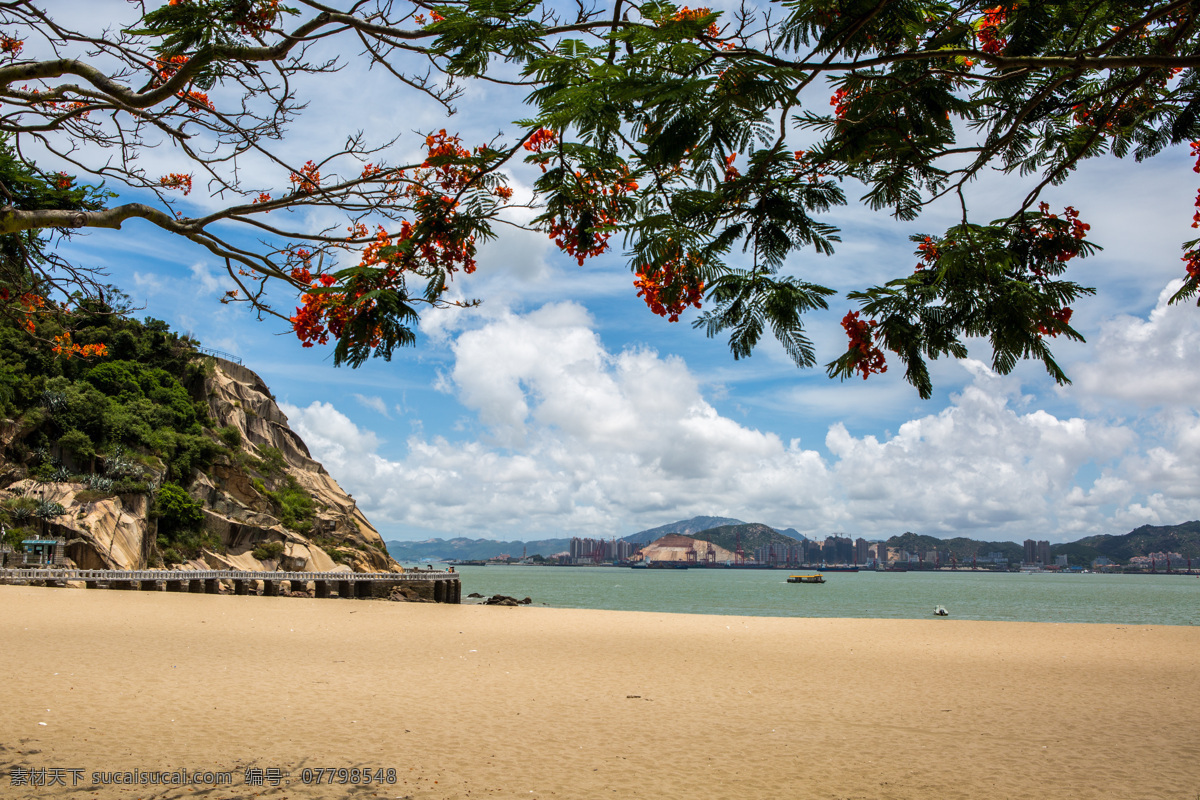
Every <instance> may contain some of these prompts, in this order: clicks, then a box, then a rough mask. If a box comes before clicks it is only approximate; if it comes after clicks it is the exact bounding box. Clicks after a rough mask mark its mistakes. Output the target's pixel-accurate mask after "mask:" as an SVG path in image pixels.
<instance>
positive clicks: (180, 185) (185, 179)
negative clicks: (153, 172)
mask: <svg viewBox="0 0 1200 800" xmlns="http://www.w3.org/2000/svg"><path fill="white" fill-rule="evenodd" d="M158 185H159V186H161V187H163V188H164V189H182V190H183V193H184V195H185V196H186V195H189V194H191V193H192V176H191V175H187V174H184V173H182V172H172V173H170V174H169V175H164V176H162V177H161V178H159V179H158Z"/></svg>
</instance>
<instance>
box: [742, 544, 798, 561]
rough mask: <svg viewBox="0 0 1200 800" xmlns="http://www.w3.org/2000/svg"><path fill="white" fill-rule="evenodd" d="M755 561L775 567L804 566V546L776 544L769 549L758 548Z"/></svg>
mask: <svg viewBox="0 0 1200 800" xmlns="http://www.w3.org/2000/svg"><path fill="white" fill-rule="evenodd" d="M754 560H755V561H757V562H758V563H759V564H771V565H773V566H787V565H789V564H802V563H804V544H803V543H799V544H796V545H782V544H775V545H769V546H767V547H757V548H755V550H754Z"/></svg>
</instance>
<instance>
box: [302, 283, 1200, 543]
mask: <svg viewBox="0 0 1200 800" xmlns="http://www.w3.org/2000/svg"><path fill="white" fill-rule="evenodd" d="M593 327H594V323H593V320H592V319H591V317H590V315H589V314H588V312H587V311H586V310H585V309H584V308H583V307H581V306H579V305H577V304H575V303H569V302H563V303H555V304H551V305H547V306H545V307H543V308H541V309H539V310H537V311H534V312H531V313H528V314H514V313H511V312H508V311H502V312H492V314H491V316H490V317H489V318H487V319H486V321H482V322H481V323H480V324H479V325H478V327H476V328H473V329H470V330H466V331H463V332H461V333H459V334H458V335H457V337H456V338H454V339H453V340H452V344H451V352H452V355H453V359H454V360H453V366H452V367H451V368H449V369H448V371H447V372H446V373H445V374H444V376H443V388H444V389H445V391H447V392H450V393H452V394H454V395H455V396H456V397H457V399H458V400H459V402H460V403H461V404H462V405H463V406H464V407H465V408H466V409H467V410H468V411H469V412H470V414H471V415H473V416H474V418H475V419H476V420H477V423H478V429H477V431H478V433H477V435H473V436H471V437H468V438H466V439H465V440H463V441H451V440H450V439H448V438H445V437H442V436H432V437H431V436H427V435H425V434H423V433H420V432H418V433H415V434H413V435H410V436H409V437H408V438H407V440H406V441H405V442H404V446H403V448H402V452H401V454H400V455H399V457H396V456H395V455H394V454H392V455H389V456H384V455H382V454H381V452H380V451H381V444H382V443H381V442H380V440H379V439H378V438H377V437H376V436H375V435H374V434H373V433H372V432H371V431H369V430H365V429H363V428H360V427H358V426H356V425H355V424H354V423H353V422H352V421H351V420H350V419H349V418H348V417H347V416H346V415H345V414H343V413H342V412H341V411H339V410H337V409H336V408H335V407H333V406H332V405H330V404H328V403H314V404H312V405H310V406H308V407H307V408H297V407H286V408H285V411H286V412H287V413H288V415H289V416H290V417H291V418H292V423H293V425H294V427H295V428H296V430H297V431H298V432H299V433H300V434H301V435H302V436H303V437H304V438H305V440H306V441H307V442H308V443H309V446H310V448H311V449H312V450H313V453H314V455H315V456H316V457H317V458H318V459H320V460H321V461H322V462H324V463H325V465H326V466H327V467H328V468H329V470H330V471H331V472H332V473H333V474H334V475H335V476H336V477H337V478H338V480H340V481H342V482H343V484H344V485H346V486H347V488H349V489H350V490H351V491H353V492H354V494H355V495H356V496H357V497H358V498H359V500H360V503H361V504H362V506H363V508H364V509H365V510H366V511H367V513H368V515H369V516H370V517H371V519H372V520H373V521H375V522H376V524H377V525H379V526H380V527H381V528H382V529H384V530H385V531H388V530H416V529H421V530H432V531H438V532H440V533H442V534H443V535H470V536H483V535H494V536H505V537H509V536H512V537H519V538H534V537H536V536H556V535H561V536H569V535H593V536H597V535H598V536H607V535H612V534H614V533H622V532H629V531H632V530H635V529H637V528H639V527H650V526H651V525H653V524H660V523H662V522H666V521H670V520H672V519H678V518H683V517H686V516H691V515H694V514H718V515H728V516H734V517H739V518H742V519H747V520H753V521H763V522H767V523H768V524H773V525H776V526H777V527H787V526H792V527H795V528H797V529H798V530H800V531H802V532H804V533H807V534H809V535H810V536H814V537H817V536H824V535H826V534H828V533H830V532H832V531H845V532H850V533H854V534H856V535H858V534H861V535H865V536H868V537H871V536H886V535H892V534H895V533H899V532H902V531H904V530H913V531H918V532H925V533H932V534H941V535H954V534H956V533H959V532H968V533H969V534H970V535H973V536H976V537H978V538H1010V539H1011V538H1016V539H1018V540H1019V539H1021V538H1024V537H1026V536H1029V535H1034V534H1036V535H1038V536H1049V537H1051V538H1055V539H1064V538H1068V536H1067V534H1070V535H1071V536H1070V538H1077V537H1078V536H1080V535H1084V533H1093V532H1113V531H1114V530H1115V528H1114V526H1117V527H1118V528H1119V526H1121V525H1124V524H1126V523H1127V522H1132V521H1136V524H1144V523H1146V522H1155V523H1161V522H1165V521H1173V522H1178V521H1180V520H1181V519H1182V518H1187V516H1188V514H1196V513H1198V512H1200V507H1197V503H1195V502H1194V501H1192V500H1191V499H1190V494H1189V488H1190V487H1191V486H1194V485H1195V482H1196V479H1197V478H1200V418H1197V417H1196V416H1195V415H1194V414H1191V413H1190V412H1189V413H1184V412H1182V411H1180V412H1176V413H1175V414H1174V416H1173V417H1171V418H1169V419H1168V418H1165V417H1156V418H1155V424H1156V425H1157V426H1158V430H1159V432H1160V434H1161V435H1158V436H1154V437H1151V436H1150V435H1149V434H1147V433H1146V432H1145V431H1138V430H1135V429H1134V428H1133V427H1131V426H1130V425H1128V424H1125V423H1123V422H1122V421H1120V420H1109V421H1106V420H1104V419H1098V418H1084V417H1079V416H1071V417H1065V418H1064V417H1060V416H1056V415H1054V414H1051V413H1049V412H1048V411H1046V410H1044V409H1042V408H1038V407H1037V406H1036V403H1034V402H1032V400H1031V398H1030V397H1028V396H1024V395H1022V394H1021V391H1020V389H1021V387H1020V384H1019V383H1018V382H1017V380H1016V379H1015V378H1014V377H1012V376H1008V377H999V376H996V375H995V374H993V373H992V372H991V371H990V370H989V369H988V368H987V367H986V366H984V365H982V364H980V363H977V362H965V363H964V364H963V366H964V367H965V368H966V369H967V371H968V373H969V374H970V375H971V381H970V383H969V384H968V385H967V386H966V387H965V388H964V389H963V391H962V392H961V393H959V394H956V395H954V396H953V397H952V398H951V401H950V403H949V404H948V405H947V406H946V407H945V408H944V409H941V410H940V411H938V412H936V413H930V414H926V415H923V416H919V417H917V418H914V419H911V420H909V421H908V422H905V423H904V424H902V425H900V426H899V428H898V429H897V431H896V433H895V434H894V435H886V436H875V435H869V434H868V435H862V436H854V435H852V434H851V433H850V432H849V431H848V430H847V429H846V427H845V426H844V425H843V424H841V423H840V422H838V423H834V424H833V425H831V426H830V427H829V429H828V434H827V436H826V438H825V442H824V445H825V450H824V451H819V450H817V449H815V448H814V447H813V446H812V445H809V446H808V447H805V446H803V445H802V444H801V442H799V441H798V440H792V441H784V440H783V439H782V438H781V437H779V436H778V435H777V434H775V433H773V432H770V431H762V430H757V429H754V428H752V427H748V426H746V425H743V424H741V423H739V422H737V421H735V420H732V419H730V418H728V417H726V416H723V415H722V414H720V413H719V412H718V411H717V410H716V409H715V408H714V407H713V405H712V404H710V403H709V402H708V400H706V398H705V397H704V394H703V392H702V390H701V386H700V383H699V382H698V380H697V379H696V377H695V376H694V375H693V374H692V372H691V371H690V370H689V369H688V367H687V365H686V364H685V363H684V362H683V361H682V360H681V359H679V358H676V357H664V356H661V355H659V354H657V353H655V352H654V351H651V350H648V349H629V350H624V351H621V352H612V351H610V350H608V349H607V348H606V347H605V346H604V344H603V342H602V341H601V340H600V338H599V336H598V335H597V333H596V332H595V330H593ZM1088 476H1090V477H1088ZM1180 515H1183V516H1180ZM1125 530H1128V528H1125ZM1118 532H1119V531H1118Z"/></svg>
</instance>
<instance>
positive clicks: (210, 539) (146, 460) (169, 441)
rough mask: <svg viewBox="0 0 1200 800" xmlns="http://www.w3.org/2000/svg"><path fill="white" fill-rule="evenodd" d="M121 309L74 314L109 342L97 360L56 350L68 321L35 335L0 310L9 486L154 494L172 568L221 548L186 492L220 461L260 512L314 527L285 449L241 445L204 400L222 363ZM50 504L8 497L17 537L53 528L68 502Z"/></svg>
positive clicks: (0, 392)
mask: <svg viewBox="0 0 1200 800" xmlns="http://www.w3.org/2000/svg"><path fill="white" fill-rule="evenodd" d="M111 297H113V298H120V297H121V296H120V294H119V293H115V292H114V293H112V294H111ZM117 304H118V305H119V300H118V301H117ZM123 310H124V309H122V308H113V307H111V306H109V305H105V304H101V303H99V302H95V301H92V302H89V303H84V304H83V305H82V307H81V308H79V309H78V310H77V311H76V312H74V313H73V314H71V315H70V317H69V321H70V324H71V326H72V334H71V335H72V337H73V341H74V342H75V343H77V344H80V345H88V344H100V343H103V344H105V345H106V347H107V351H108V354H107V355H105V356H101V357H92V358H80V357H78V356H74V357H68V356H65V355H55V354H54V353H53V352H52V350H51V348H50V347H48V346H47V345H46V342H47V341H53V340H54V337H56V336H59V335H60V334H61V333H62V329H61V328H60V327H58V325H59V322H60V321H62V320H63V319H64V317H62V316H51V315H47V316H44V317H40V318H39V319H38V320H37V324H36V338H35V336H31V335H30V333H29V332H28V331H27V330H26V329H24V327H22V325H23V321H22V320H19V319H9V318H5V317H0V418H2V419H3V420H5V422H4V427H5V429H6V430H7V434H8V435H6V436H5V441H6V443H7V444H6V445H5V447H4V449H3V452H2V453H0V486H2V487H9V486H11V485H12V484H13V483H14V482H16V481H20V480H22V479H32V480H33V481H35V482H39V483H52V482H53V483H63V482H72V483H82V484H84V486H85V487H86V488H85V489H84V491H83V492H81V493H79V494H77V495H76V498H77V500H78V501H83V502H89V501H95V500H101V499H104V498H109V497H114V496H117V495H126V496H130V495H141V496H144V497H145V498H146V500H147V501H148V502H147V507H148V508H149V516H150V517H151V518H153V519H155V520H157V536H156V539H155V544H156V548H155V550H154V552H152V553H151V557H150V561H151V563H155V562H156V561H158V560H161V561H162V562H164V563H166V564H172V563H178V562H181V561H184V560H186V559H189V558H194V557H196V556H197V555H199V553H200V551H201V549H202V548H207V549H208V550H210V551H213V552H223V549H224V548H223V545H222V542H221V540H220V539H219V538H218V537H216V536H214V535H213V534H211V533H208V532H206V530H205V526H204V511H203V508H204V507H203V505H202V504H201V503H200V502H199V501H198V500H195V499H193V498H192V496H191V495H189V493H188V489H189V488H190V487H191V486H192V485H193V483H194V482H195V480H196V479H197V477H198V476H199V475H200V474H202V473H208V472H210V471H211V470H210V468H212V467H213V466H214V465H220V466H221V467H222V468H223V470H225V471H226V474H228V473H229V472H230V471H232V472H235V473H241V474H243V475H244V476H245V478H246V481H245V482H246V483H247V484H249V485H253V486H254V488H255V490H256V491H257V492H258V493H259V496H260V498H261V503H260V504H259V505H260V506H261V508H260V510H261V511H262V512H264V513H268V514H271V515H272V516H274V517H276V518H277V519H278V520H279V521H280V522H281V523H282V524H283V525H284V526H285V527H287V528H289V529H291V530H294V531H296V532H297V533H308V532H309V530H310V529H311V528H312V519H313V516H314V504H313V500H312V498H311V497H310V496H309V494H308V493H307V492H306V491H305V490H304V489H303V488H302V487H300V486H299V484H297V482H296V480H295V478H293V477H292V476H291V475H290V474H288V473H287V471H286V464H285V462H284V459H283V456H282V454H281V453H280V452H279V451H278V450H275V449H274V448H270V447H261V448H258V451H257V452H258V456H255V455H253V454H252V453H251V452H250V451H248V450H245V449H243V442H242V433H241V431H240V430H239V429H238V428H237V427H233V426H226V427H221V428H216V429H214V427H215V424H216V423H214V422H213V420H212V419H211V418H210V414H209V408H208V402H207V398H206V396H205V379H206V377H207V376H209V375H211V374H212V370H213V368H214V367H213V360H212V359H210V358H204V357H201V354H200V353H198V352H197V350H196V346H195V343H194V342H193V341H191V340H190V339H189V338H188V337H186V336H180V335H178V334H175V333H172V332H171V331H170V330H169V328H168V326H167V324H166V323H165V322H162V321H160V320H156V319H152V318H146V319H145V320H144V321H141V322H139V321H137V320H135V319H131V318H129V317H128V316H127V315H126V314H124V313H120V312H122V311H123ZM39 339H40V340H41V341H38V340H39ZM10 494H17V493H16V492H15V491H13V490H10ZM42 505H46V504H44V503H42V504H39V502H38V501H37V500H36V499H34V498H32V497H24V496H19V495H18V496H10V497H8V498H7V499H4V500H3V501H2V502H0V523H3V524H5V525H6V526H7V527H8V528H9V530H10V533H9V536H8V537H7V538H8V539H10V540H12V541H10V543H14V542H19V541H20V538H23V537H27V536H28V535H29V534H30V533H43V532H48V531H47V530H46V524H47V522H49V521H52V520H53V519H54V518H55V517H56V516H59V515H61V514H62V513H63V509H62V506H58V507H57V509H55V508H53V507H46V508H42V507H41V506H42ZM54 505H57V504H54ZM336 544H341V542H336ZM271 552H272V553H274V550H272V551H271ZM274 555H278V553H274Z"/></svg>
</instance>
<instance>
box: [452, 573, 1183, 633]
mask: <svg viewBox="0 0 1200 800" xmlns="http://www.w3.org/2000/svg"><path fill="white" fill-rule="evenodd" d="M460 571H461V572H462V591H463V601H464V602H474V601H472V600H469V599H468V598H467V595H468V594H469V593H471V592H476V593H478V594H482V595H484V596H485V597H490V596H491V595H494V594H503V595H509V596H512V597H516V598H517V599H518V600H519V599H522V598H525V597H530V598H532V600H533V602H534V603H535V604H538V605H548V606H556V607H560V608H598V609H613V610H621V611H659V612H671V613H683V614H735V615H745V616H767V617H867V618H883V619H889V618H890V619H921V618H927V617H932V615H933V609H934V607H935V606H938V605H942V606H945V607H946V609H947V611H949V612H950V617H951V618H952V619H975V620H1011V621H1022V622H1101V623H1117V624H1129V625H1200V578H1198V577H1197V576H1195V575H1107V574H1055V573H1040V574H1022V573H994V572H972V571H962V570H959V571H946V572H867V571H863V572H832V573H825V583H823V584H820V585H816V584H793V583H788V582H787V577H788V575H789V574H791V573H790V572H789V571H787V570H756V569H689V570H642V569H628V568H623V567H530V566H487V567H462V568H460ZM798 572H805V571H804V570H799V571H798Z"/></svg>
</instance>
